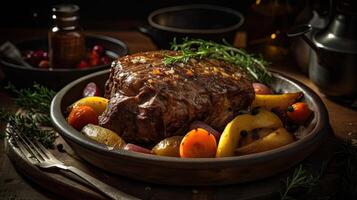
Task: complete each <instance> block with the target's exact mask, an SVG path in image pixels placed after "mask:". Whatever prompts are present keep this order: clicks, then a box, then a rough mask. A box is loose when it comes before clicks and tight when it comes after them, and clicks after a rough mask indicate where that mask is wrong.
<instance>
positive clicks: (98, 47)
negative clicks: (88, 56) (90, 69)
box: [92, 45, 104, 55]
mask: <svg viewBox="0 0 357 200" xmlns="http://www.w3.org/2000/svg"><path fill="white" fill-rule="evenodd" d="M93 51H94V52H96V53H98V55H103V54H104V47H103V46H102V45H94V47H93V49H92V52H93Z"/></svg>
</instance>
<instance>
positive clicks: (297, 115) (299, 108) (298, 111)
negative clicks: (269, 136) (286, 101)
mask: <svg viewBox="0 0 357 200" xmlns="http://www.w3.org/2000/svg"><path fill="white" fill-rule="evenodd" d="M311 114H312V110H310V108H309V106H308V105H307V104H306V103H304V102H297V103H294V104H293V105H291V106H289V107H288V108H287V116H288V118H289V120H290V121H291V122H293V123H296V124H304V123H305V122H306V120H307V119H308V118H309V117H310V116H311Z"/></svg>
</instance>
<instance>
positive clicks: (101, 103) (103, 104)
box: [67, 96, 109, 116]
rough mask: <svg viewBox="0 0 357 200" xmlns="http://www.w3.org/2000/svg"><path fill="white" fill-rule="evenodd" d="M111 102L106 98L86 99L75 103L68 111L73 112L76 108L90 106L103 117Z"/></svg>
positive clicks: (94, 97)
mask: <svg viewBox="0 0 357 200" xmlns="http://www.w3.org/2000/svg"><path fill="white" fill-rule="evenodd" d="M108 102H109V100H108V99H106V98H104V97H97V96H92V97H84V98H81V99H79V100H78V101H76V102H74V103H73V104H72V105H71V106H69V107H68V109H67V111H69V112H70V111H71V110H72V109H73V108H74V107H76V106H89V107H91V108H93V110H94V111H95V112H96V113H97V114H98V116H99V115H101V114H102V113H103V112H104V110H105V109H106V108H107V106H108Z"/></svg>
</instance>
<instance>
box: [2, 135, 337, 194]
mask: <svg viewBox="0 0 357 200" xmlns="http://www.w3.org/2000/svg"><path fill="white" fill-rule="evenodd" d="M334 140H335V138H334V137H333V136H332V134H329V136H328V137H327V138H325V139H324V141H323V143H322V144H321V146H320V147H319V148H318V150H317V151H316V152H314V153H313V155H311V156H310V157H309V158H308V159H306V160H305V161H304V162H305V163H307V164H308V165H311V166H313V167H314V168H316V169H319V168H320V167H321V164H322V162H323V160H326V159H328V158H329V157H330V155H331V154H332V153H331V152H333V148H331V147H333V143H334ZM56 144H62V145H63V147H64V148H63V149H64V150H65V151H62V152H60V151H58V149H54V150H52V153H53V154H54V155H55V156H56V157H57V158H58V159H59V160H61V161H63V162H64V163H65V164H67V165H72V166H75V167H77V168H80V169H81V170H83V171H85V172H87V173H89V174H91V175H92V176H94V177H96V178H98V179H100V180H102V181H103V182H106V183H107V184H110V185H112V186H113V187H116V188H117V189H118V190H121V191H123V192H126V193H128V194H131V195H133V196H136V197H138V198H141V199H199V200H206V199H207V200H209V199H216V200H219V199H242V200H253V199H267V198H269V197H271V198H273V197H274V195H278V192H279V190H280V187H281V180H282V179H283V178H284V177H286V175H287V173H288V172H285V173H283V174H279V175H277V176H274V177H270V178H267V179H263V180H259V181H255V182H250V183H244V184H237V185H227V186H220V187H217V186H214V187H178V186H177V187H175V186H166V185H157V184H152V183H145V182H139V181H135V180H131V179H128V178H125V177H121V176H118V175H114V174H111V173H108V172H105V171H103V170H101V169H98V168H96V167H95V166H93V165H90V164H89V163H87V162H85V161H84V160H82V159H80V158H79V157H78V156H77V155H76V154H75V153H74V152H73V151H72V149H71V148H70V147H69V146H68V145H67V144H66V142H65V141H64V140H63V139H62V138H61V137H58V139H57V140H56ZM5 147H6V152H7V154H8V156H9V158H10V159H11V161H12V162H13V164H14V166H15V167H16V168H17V170H18V171H19V172H20V173H21V174H23V175H24V177H27V178H28V179H30V180H31V181H32V182H35V183H36V184H38V185H39V186H41V187H43V188H45V189H47V190H49V191H51V192H53V193H56V194H58V195H61V196H63V197H66V198H68V199H105V197H104V196H102V195H101V194H100V193H98V192H97V191H95V190H93V189H92V188H90V187H88V186H87V185H86V184H85V183H83V182H82V183H81V182H80V181H78V180H76V178H75V177H74V176H72V179H70V178H68V177H66V176H64V175H63V174H62V173H61V172H58V171H43V170H40V169H39V168H37V167H35V166H33V165H31V164H30V163H29V162H28V161H27V160H26V159H25V158H24V157H23V156H22V154H21V152H20V151H19V150H18V149H17V148H16V147H15V146H14V145H12V144H11V143H10V142H9V141H8V140H5ZM327 150H328V151H327ZM143 170H145V166H143Z"/></svg>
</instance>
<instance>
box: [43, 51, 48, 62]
mask: <svg viewBox="0 0 357 200" xmlns="http://www.w3.org/2000/svg"><path fill="white" fill-rule="evenodd" d="M42 59H44V60H48V52H46V51H44V52H43V54H42Z"/></svg>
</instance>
